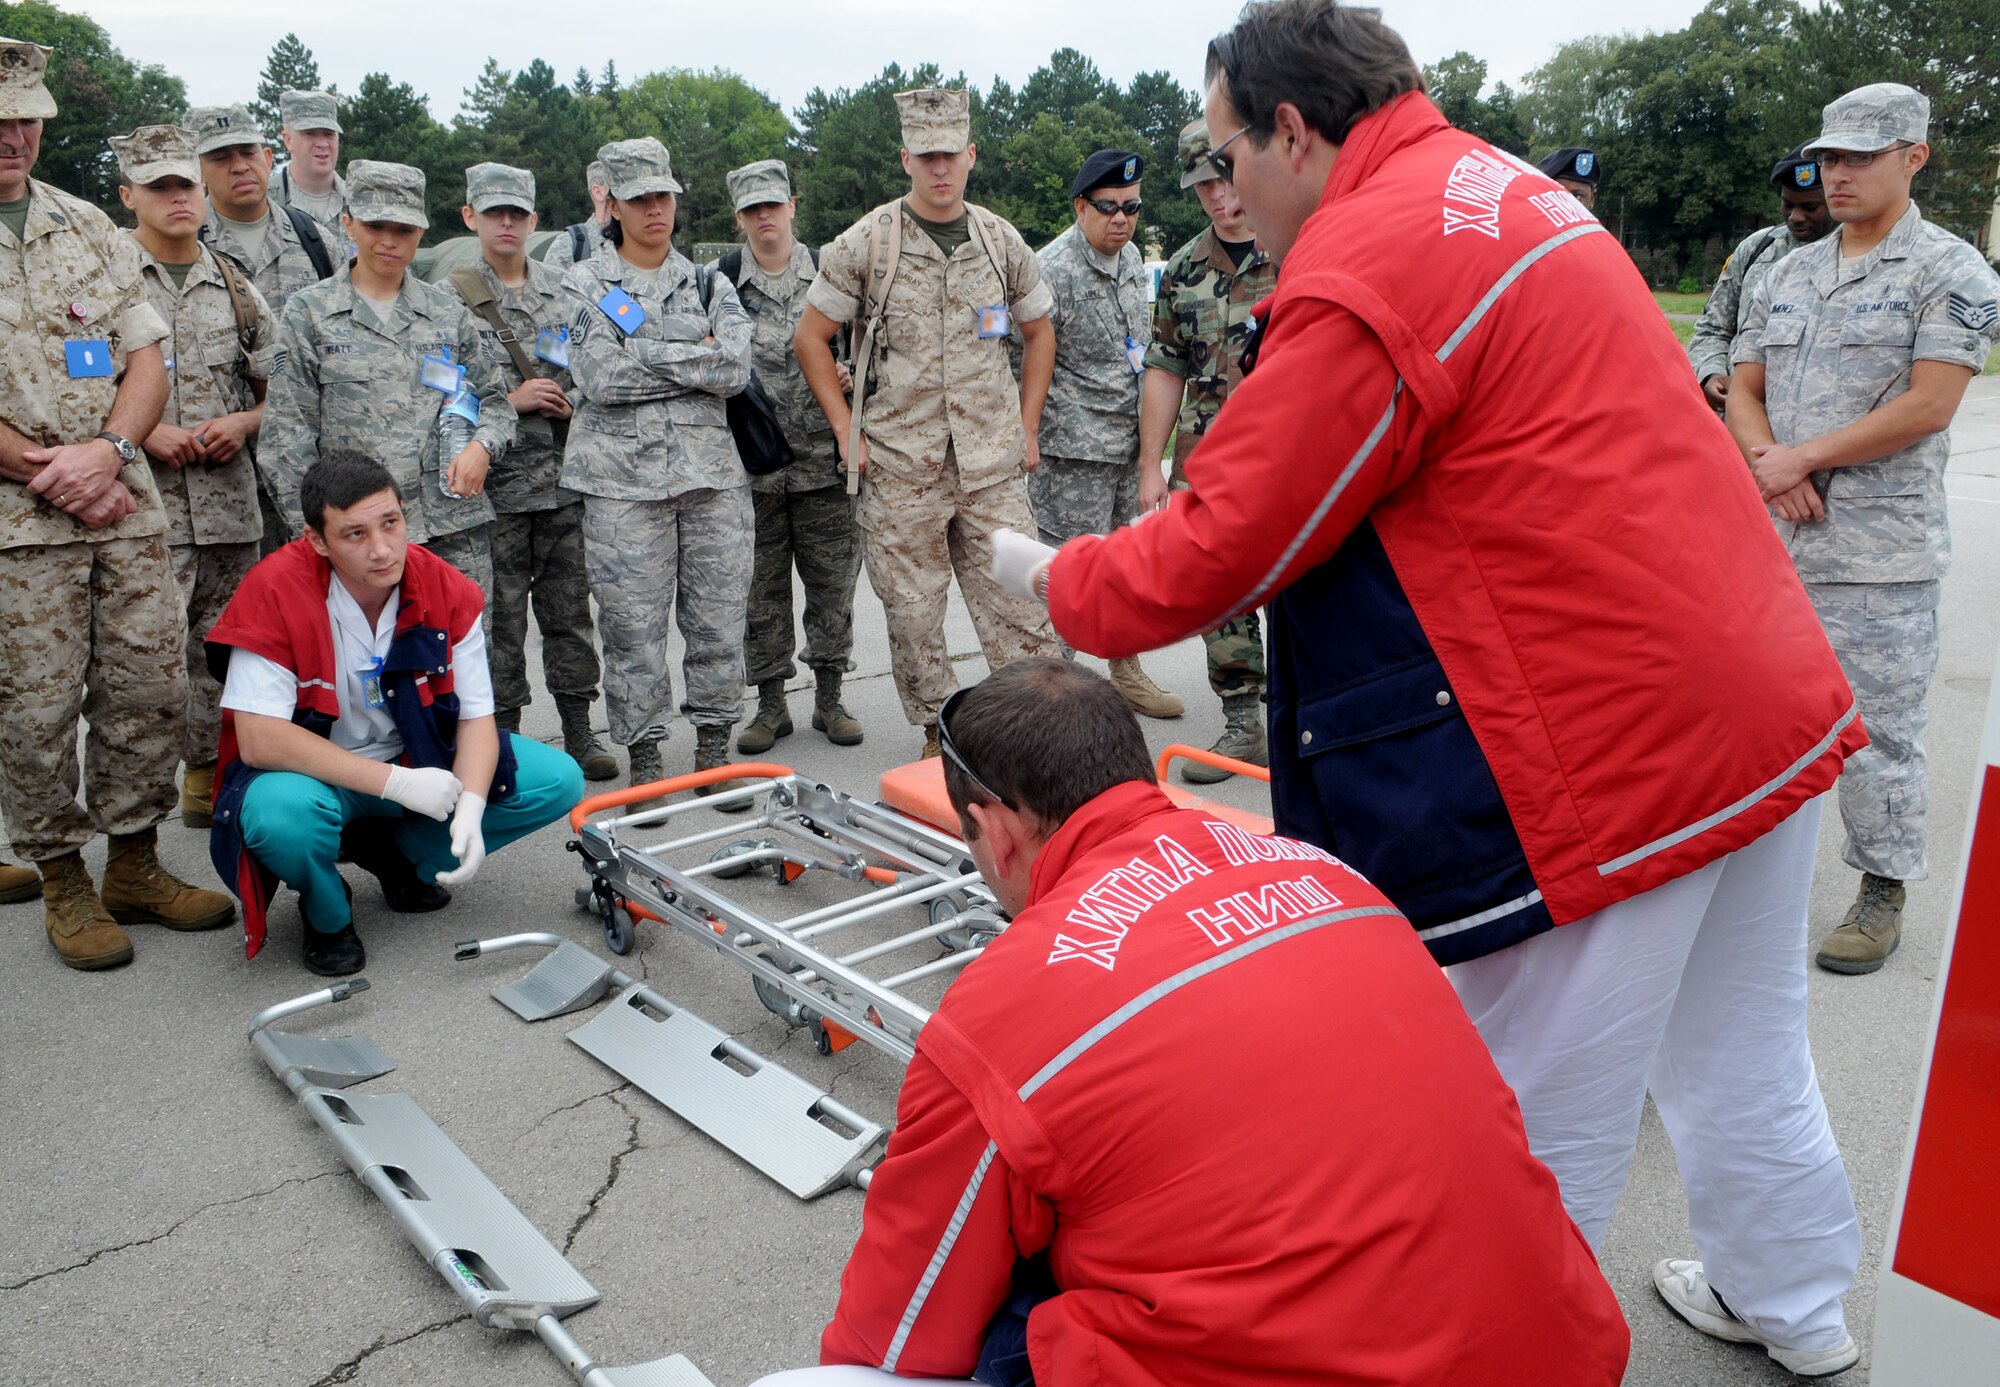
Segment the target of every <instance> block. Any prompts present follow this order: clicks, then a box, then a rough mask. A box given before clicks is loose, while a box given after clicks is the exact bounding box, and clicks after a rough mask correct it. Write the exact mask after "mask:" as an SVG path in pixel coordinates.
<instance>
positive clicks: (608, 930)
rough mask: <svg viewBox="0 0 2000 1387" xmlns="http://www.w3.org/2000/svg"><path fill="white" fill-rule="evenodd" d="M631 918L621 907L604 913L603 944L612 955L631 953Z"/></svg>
mask: <svg viewBox="0 0 2000 1387" xmlns="http://www.w3.org/2000/svg"><path fill="white" fill-rule="evenodd" d="M632 935H633V928H632V917H631V915H630V914H629V913H627V911H626V909H625V907H624V906H622V905H614V906H612V907H611V909H609V910H607V911H606V912H604V942H605V944H606V946H608V947H609V948H610V950H611V952H612V953H614V954H629V953H631V952H632Z"/></svg>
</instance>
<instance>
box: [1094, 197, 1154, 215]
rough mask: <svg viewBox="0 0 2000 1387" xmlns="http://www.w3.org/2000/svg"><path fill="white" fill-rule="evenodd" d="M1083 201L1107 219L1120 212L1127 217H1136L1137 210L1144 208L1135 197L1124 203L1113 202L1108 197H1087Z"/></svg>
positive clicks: (1142, 202) (1143, 204)
mask: <svg viewBox="0 0 2000 1387" xmlns="http://www.w3.org/2000/svg"><path fill="white" fill-rule="evenodd" d="M1084 201H1085V202H1087V203H1089V204H1090V205H1091V206H1092V207H1095V208H1096V209H1097V210H1098V211H1099V212H1102V213H1103V214H1104V215H1105V216H1107V217H1115V216H1117V215H1118V214H1119V213H1121V212H1123V213H1124V214H1125V215H1126V216H1128V217H1136V216H1138V215H1139V209H1140V208H1141V207H1143V206H1145V203H1144V201H1143V200H1141V199H1139V198H1136V197H1135V198H1130V199H1127V200H1126V201H1124V202H1113V201H1112V200H1111V199H1110V198H1108V197H1087V198H1085V199H1084Z"/></svg>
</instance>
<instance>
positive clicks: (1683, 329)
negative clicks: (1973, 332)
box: [1667, 318, 2000, 355]
mask: <svg viewBox="0 0 2000 1387" xmlns="http://www.w3.org/2000/svg"><path fill="white" fill-rule="evenodd" d="M1667 326H1668V327H1670V328H1672V329H1673V330H1674V336H1675V337H1677V338H1679V339H1680V344H1681V345H1682V346H1683V347H1685V346H1686V345H1687V344H1688V343H1690V342H1692V341H1694V324H1693V323H1690V322H1685V321H1683V320H1682V319H1679V318H1669V319H1668V320H1667ZM1996 355H2000V353H1996Z"/></svg>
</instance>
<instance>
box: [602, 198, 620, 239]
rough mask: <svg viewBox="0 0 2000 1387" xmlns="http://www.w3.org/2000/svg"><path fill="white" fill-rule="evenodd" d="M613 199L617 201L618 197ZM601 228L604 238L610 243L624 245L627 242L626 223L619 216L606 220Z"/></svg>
mask: <svg viewBox="0 0 2000 1387" xmlns="http://www.w3.org/2000/svg"><path fill="white" fill-rule="evenodd" d="M611 200H612V201H613V202H616V201H617V200H618V199H617V198H613V199H611ZM600 229H601V230H602V231H603V232H604V239H605V241H607V242H608V243H609V244H611V245H614V246H622V245H624V244H625V223H624V222H621V221H619V220H618V218H616V217H613V218H612V219H611V220H610V221H608V222H606V223H605V224H604V225H603V227H602V228H600Z"/></svg>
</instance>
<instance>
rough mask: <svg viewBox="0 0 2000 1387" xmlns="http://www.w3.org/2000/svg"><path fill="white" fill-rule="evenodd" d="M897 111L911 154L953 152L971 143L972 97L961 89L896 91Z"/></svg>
mask: <svg viewBox="0 0 2000 1387" xmlns="http://www.w3.org/2000/svg"><path fill="white" fill-rule="evenodd" d="M896 114H897V115H898V116H899V117H901V118H902V122H903V148H904V149H906V150H908V151H909V152H910V153H912V154H956V153H958V152H959V151H960V150H962V149H964V148H965V147H966V146H967V145H969V144H971V143H972V97H971V96H970V95H969V94H968V93H966V92H965V91H964V90H962V89H960V88H957V87H920V88H919V89H917V90H916V91H907V92H897V93H896Z"/></svg>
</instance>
